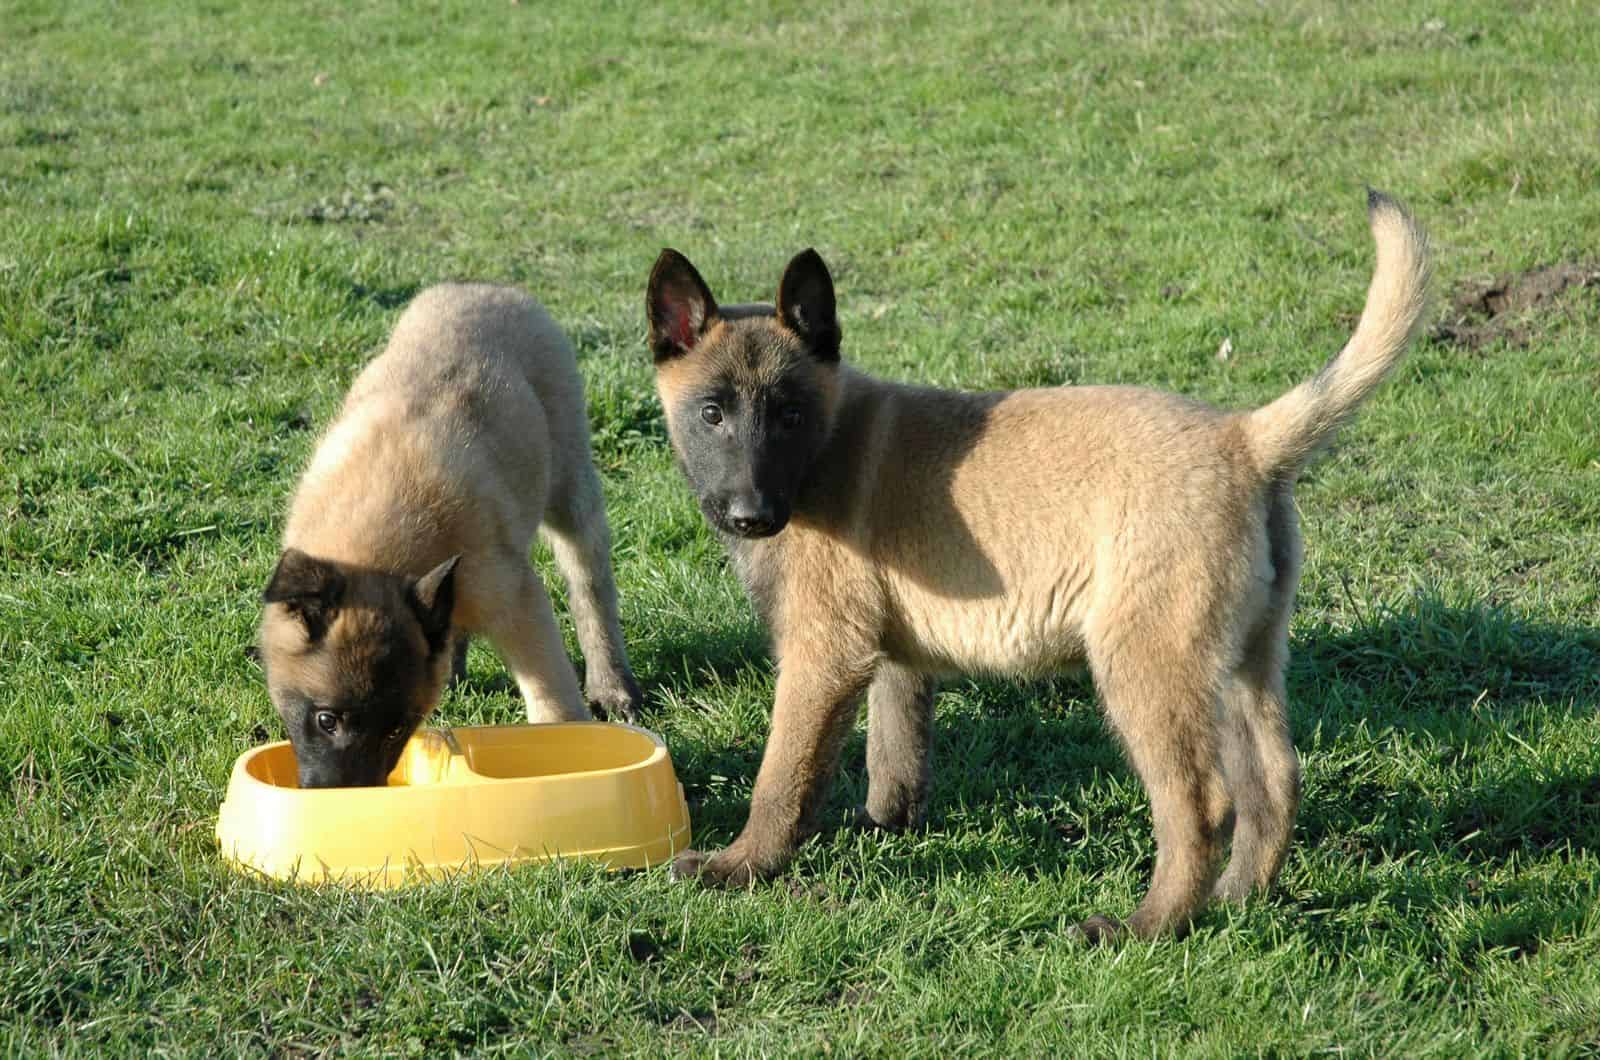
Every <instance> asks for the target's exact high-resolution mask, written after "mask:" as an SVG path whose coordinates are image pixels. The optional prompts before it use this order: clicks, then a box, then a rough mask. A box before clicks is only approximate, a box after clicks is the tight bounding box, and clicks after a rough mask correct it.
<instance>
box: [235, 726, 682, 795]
mask: <svg viewBox="0 0 1600 1060" xmlns="http://www.w3.org/2000/svg"><path fill="white" fill-rule="evenodd" d="M579 726H583V727H589V726H604V727H605V728H607V729H622V730H626V731H627V732H630V733H634V734H636V735H639V736H643V737H645V738H646V739H647V740H648V741H650V744H651V747H650V753H649V754H647V755H645V756H644V757H643V758H640V759H639V760H637V761H634V762H629V763H628V764H626V765H621V766H611V767H609V768H606V769H577V770H572V771H571V772H566V773H540V774H535V775H532V776H523V777H491V776H487V775H485V774H483V773H479V772H477V771H476V770H473V769H472V768H471V767H470V766H468V773H469V774H470V779H461V780H453V781H442V782H439V783H435V784H396V785H388V784H384V785H373V786H371V787H344V788H302V787H300V786H298V785H296V786H294V787H288V786H286V785H283V784H273V783H271V782H270V781H267V780H263V779H261V778H260V777H258V776H257V775H256V774H255V773H253V772H251V770H250V763H251V762H253V761H255V760H257V759H259V758H260V757H262V756H263V755H266V754H269V753H271V752H273V751H276V750H279V749H281V748H284V747H288V748H290V754H291V755H293V753H294V752H293V745H292V743H291V741H289V740H272V741H269V742H267V743H261V744H256V745H255V746H253V747H250V748H247V749H246V750H245V751H243V752H242V753H241V754H240V755H239V757H238V758H237V759H235V760H234V763H233V770H232V776H231V777H230V779H229V792H228V794H229V795H231V794H232V790H233V789H234V787H235V786H236V785H237V786H241V793H243V789H250V790H251V791H255V790H257V789H259V790H260V791H262V792H270V793H273V794H274V795H275V796H277V797H280V798H300V799H307V798H328V797H330V796H337V797H339V798H341V799H350V798H358V799H381V798H389V799H394V798H406V797H411V798H416V797H419V796H416V795H410V796H406V795H401V794H400V793H401V792H427V791H441V790H453V789H460V788H473V787H480V786H483V785H493V786H504V785H508V784H520V785H532V784H550V783H558V784H559V783H564V782H568V781H574V780H590V779H594V778H597V777H622V776H626V775H627V774H629V773H635V772H639V771H642V770H645V769H649V768H651V767H653V766H655V765H656V764H658V763H659V762H660V761H661V760H662V759H664V758H667V757H668V751H667V744H666V741H664V740H663V739H662V738H661V737H660V736H659V735H658V734H656V733H654V732H651V731H650V730H649V729H645V728H641V727H639V726H637V725H629V724H627V723H626V722H620V721H600V720H599V719H598V718H597V719H594V720H592V721H556V722H544V723H531V722H512V723H507V724H489V725H434V726H426V725H425V726H419V727H418V729H417V732H416V733H413V734H412V737H411V738H412V739H416V737H417V735H418V734H420V733H422V732H424V731H425V730H427V729H434V730H436V731H445V732H451V733H456V734H460V733H462V732H473V731H479V732H481V731H483V730H486V729H512V730H522V729H555V728H563V729H567V728H576V727H579ZM224 801H225V802H226V801H227V798H226V797H225V798H224Z"/></svg>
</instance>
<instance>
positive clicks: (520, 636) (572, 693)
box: [483, 561, 592, 722]
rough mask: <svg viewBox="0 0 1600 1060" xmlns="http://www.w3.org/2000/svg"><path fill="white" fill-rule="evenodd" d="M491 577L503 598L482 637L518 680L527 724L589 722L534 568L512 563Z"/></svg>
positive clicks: (486, 620) (489, 615)
mask: <svg viewBox="0 0 1600 1060" xmlns="http://www.w3.org/2000/svg"><path fill="white" fill-rule="evenodd" d="M492 577H493V578H494V579H495V582H496V584H499V585H501V586H504V587H505V592H504V594H503V595H502V596H500V598H499V599H498V600H496V601H495V603H494V605H493V607H492V608H490V609H489V610H488V611H487V613H486V614H485V615H484V616H483V618H484V621H483V632H484V634H485V635H486V636H488V638H489V640H490V641H491V642H492V643H493V644H494V646H495V648H497V649H498V650H499V652H500V655H501V657H502V658H503V659H505V663H506V666H507V668H508V669H510V671H511V676H512V677H514V678H515V679H516V682H517V687H518V688H519V689H521V691H522V698H523V700H524V702H526V704H527V708H528V720H529V721H532V722H549V721H588V720H590V718H591V717H592V715H591V714H590V713H589V710H588V708H587V707H585V706H584V705H583V695H582V693H581V692H579V691H578V676H577V674H575V673H574V672H573V670H572V663H571V661H570V660H569V659H568V658H567V647H566V645H565V644H564V643H562V640H561V627H560V626H558V625H556V616H555V611H554V610H552V609H551V606H550V594H549V593H547V592H546V591H545V588H544V583H542V582H541V581H539V576H538V575H537V574H535V573H534V572H533V568H531V567H529V566H527V565H526V564H524V563H516V562H514V561H510V562H507V563H505V564H502V565H501V567H500V569H498V570H496V571H494V572H493V574H492Z"/></svg>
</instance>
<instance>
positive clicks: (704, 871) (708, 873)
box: [672, 850, 755, 888]
mask: <svg viewBox="0 0 1600 1060" xmlns="http://www.w3.org/2000/svg"><path fill="white" fill-rule="evenodd" d="M672 878H673V879H675V880H694V881H695V882H697V883H699V884H700V885H701V886H702V887H727V888H738V887H748V886H749V885H750V882H751V881H752V880H753V879H754V878H755V874H754V873H753V872H752V871H751V868H750V863H749V862H747V861H745V860H744V859H743V858H735V857H729V856H728V852H727V851H726V850H722V851H718V852H717V853H715V854H712V855H710V856H707V855H705V854H702V853H700V852H699V851H698V850H685V851H684V852H683V853H682V854H679V855H678V856H677V858H675V859H674V860H673V862H672Z"/></svg>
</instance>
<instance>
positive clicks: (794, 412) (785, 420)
mask: <svg viewBox="0 0 1600 1060" xmlns="http://www.w3.org/2000/svg"><path fill="white" fill-rule="evenodd" d="M805 418H806V414H805V413H803V412H801V411H800V410H799V409H797V408H795V407H793V406H790V407H789V408H786V409H784V410H783V412H782V414H781V415H779V417H778V422H780V423H782V424H783V425H784V426H785V427H787V428H789V429H790V430H793V429H794V428H796V427H798V426H800V424H801V422H802V421H803V420H804V419H805Z"/></svg>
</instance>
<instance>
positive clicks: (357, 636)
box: [261, 285, 639, 725]
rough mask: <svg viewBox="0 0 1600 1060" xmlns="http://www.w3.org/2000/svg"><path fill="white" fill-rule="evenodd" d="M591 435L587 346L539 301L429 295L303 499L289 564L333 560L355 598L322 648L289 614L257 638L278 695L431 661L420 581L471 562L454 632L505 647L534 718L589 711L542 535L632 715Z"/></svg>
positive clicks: (616, 697) (400, 332)
mask: <svg viewBox="0 0 1600 1060" xmlns="http://www.w3.org/2000/svg"><path fill="white" fill-rule="evenodd" d="M588 438H589V431H588V423H587V420H586V417H585V413H584V396H583V386H582V382H581V380H580V379H579V377H578V372H577V367H576V364H575V362H574V358H573V353H572V349H571V346H570V345H569V343H568V342H567V339H566V337H565V336H564V335H563V334H562V333H561V331H560V329H559V328H558V327H557V326H556V325H555V323H554V322H553V321H552V320H551V319H550V318H549V316H548V315H546V314H545V312H544V310H543V309H541V308H540V307H539V306H538V305H537V304H536V303H535V302H534V301H533V300H532V299H531V298H529V297H528V296H527V295H525V294H522V293H520V292H518V291H515V290H511V289H509V288H501V287H493V286H486V285H443V286H438V287H433V288H430V289H429V290H427V291H424V292H423V293H422V294H420V295H419V296H418V297H417V298H416V299H415V301H413V302H412V303H411V305H410V306H409V307H408V308H407V310H406V312H405V313H404V314H403V315H402V316H401V318H400V320H399V322H398V323H397V324H396V326H395V330H394V334H393V336H392V337H391V339H390V342H389V344H388V347H387V349H385V350H384V352H383V353H382V354H381V355H380V356H379V357H377V358H376V359H375V360H373V361H372V362H371V363H370V364H369V365H368V366H367V367H366V368H365V370H363V371H362V372H361V374H360V375H359V376H358V377H357V379H356V380H355V383H354V384H353V385H352V387H351V389H350V393H349V395H348V397H347V398H346V400H345V402H344V406H343V408H342V409H341V410H340V413H339V415H338V417H337V419H336V420H335V421H334V422H333V424H332V425H331V426H330V427H329V428H328V430H327V432H326V434H325V435H324V436H323V438H322V440H321V442H320V443H319V445H318V447H317V450H316V453H315V455H314V456H313V457H312V460H311V463H310V466H309V467H308V468H307V469H306V472H305V475H304V477H303V478H302V480H301V482H300V485H299V488H298V489H297V491H296V492H295V495H294V500H293V502H292V504H291V505H290V509H289V515H288V522H287V526H286V528H285V531H284V537H283V544H284V548H285V550H286V554H287V550H300V551H301V552H304V553H306V554H309V555H310V556H312V557H315V558H316V559H318V560H323V561H328V562H330V563H332V564H334V565H336V566H337V567H338V569H339V570H341V571H342V572H343V573H344V584H345V586H346V592H345V597H344V598H343V599H342V601H341V602H340V604H339V605H338V606H337V607H335V608H334V611H333V617H332V621H331V623H330V624H329V626H328V628H327V631H326V633H325V635H323V636H322V637H321V638H319V639H316V641H315V642H313V638H311V637H309V636H308V630H307V627H306V625H305V624H304V623H303V622H302V621H300V620H299V618H298V617H297V615H296V613H295V612H294V611H293V609H292V608H290V607H288V606H285V605H284V604H282V603H271V604H268V605H267V607H266V609H265V612H264V614H263V618H262V629H261V643H262V648H263V658H264V660H265V662H266V666H267V672H268V677H269V685H270V686H271V687H272V688H273V691H274V699H275V701H279V700H280V699H281V697H280V694H279V693H280V692H282V691H285V690H299V691H300V692H301V693H302V694H304V693H307V692H309V693H310V694H312V695H313V696H314V697H315V696H321V697H322V698H328V697H330V696H332V695H334V693H335V692H336V691H337V690H339V689H342V690H343V691H345V692H346V693H350V694H354V693H352V687H353V686H352V682H355V686H356V687H355V691H356V692H360V691H362V688H360V687H359V686H360V683H361V682H362V681H363V680H365V681H367V683H368V684H369V685H370V683H371V674H372V673H373V671H374V668H375V667H376V666H377V659H378V658H379V657H384V658H388V659H389V660H390V662H391V663H392V661H393V657H394V655H395V653H396V652H398V653H400V654H401V655H405V654H407V653H410V654H418V653H421V654H426V645H425V643H424V642H423V640H422V639H421V633H420V632H419V631H418V627H417V622H416V620H415V615H414V614H413V610H414V608H413V607H412V606H410V605H409V604H408V601H407V599H406V593H405V587H406V585H407V584H408V580H409V579H415V578H417V577H420V576H421V575H423V574H424V573H425V572H428V571H429V570H430V569H432V568H434V567H435V566H436V565H438V564H440V563H441V562H442V561H445V560H447V559H448V558H449V557H451V556H454V555H459V556H460V557H461V559H460V562H459V564H458V566H457V567H456V569H455V572H454V582H455V584H454V608H453V613H452V615H451V618H452V623H453V627H454V630H455V631H456V634H457V635H458V636H464V635H474V634H482V635H483V636H485V637H487V638H488V639H489V640H490V642H491V643H493V644H494V646H495V647H496V648H497V649H498V650H499V652H500V653H501V655H502V656H503V657H504V659H505V661H506V664H507V666H508V667H509V668H510V670H511V672H512V674H513V676H514V677H515V679H516V681H517V685H518V687H519V689H520V690H521V692H522V695H523V698H524V700H525V701H526V705H527V716H528V720H530V721H558V720H567V719H584V718H588V717H590V716H591V715H590V712H589V710H588V709H587V708H586V706H585V695H584V693H581V692H580V691H579V688H578V682H577V679H576V677H575V675H574V673H573V670H572V666H571V663H570V662H569V661H568V659H567V656H566V652H565V649H564V646H563V644H562V640H561V635H560V631H559V627H558V626H557V623H556V618H555V615H554V613H553V612H552V610H551V603H550V598H549V595H548V594H547V593H546V591H545V588H544V586H543V584H542V583H541V582H540V580H539V578H538V576H537V574H536V573H535V572H534V571H533V569H532V568H531V567H530V565H529V561H528V560H529V557H528V551H529V547H530V545H531V543H532V539H533V536H534V534H535V532H536V531H538V532H540V533H542V535H543V536H544V537H545V539H546V540H547V541H548V542H549V543H550V545H551V546H552V548H553V550H554V553H555V558H556V562H557V565H558V566H559V567H560V569H561V572H562V575H563V577H564V578H565V579H566V581H567V583H568V587H569V589H570V596H571V601H572V608H573V615H574V620H575V623H576V626H577V632H578V639H579V642H580V644H581V646H582V648H583V653H584V659H585V662H586V665H587V698H588V700H589V701H590V702H594V703H597V704H601V705H604V706H605V707H607V708H609V709H611V710H614V711H619V712H621V713H624V714H628V715H630V716H631V714H632V712H633V711H634V709H635V708H636V706H637V703H638V700H639V691H638V686H637V684H636V683H635V682H634V679H633V676H632V673H631V672H630V670H629V667H628V661H627V655H626V652H625V649H624V647H623V641H622V635H621V632H620V629H619V627H618V621H617V603H616V591H615V588H614V584H613V580H612V573H611V565H610V534H609V530H608V528H607V524H606V517H605V509H604V502H603V499H602V496H601V491H600V481H599V478H598V476H597V474H596V473H595V469H594V465H593V462H592V460H591V457H590V452H589V440H588ZM448 655H449V653H448V652H446V653H445V657H444V658H443V659H438V658H429V659H428V660H427V665H426V669H427V670H428V671H429V672H428V673H427V674H426V675H425V677H423V678H422V679H420V681H419V685H418V687H417V688H416V689H415V690H414V693H415V699H416V702H415V704H414V706H413V714H414V715H415V716H414V717H413V718H412V724H413V725H415V724H416V723H419V722H420V721H421V720H422V718H423V717H425V716H426V715H427V713H428V712H429V711H431V710H432V709H433V706H434V704H435V703H436V702H437V699H438V696H439V693H440V688H441V686H442V684H443V680H444V671H445V670H446V669H447V668H448V664H449V658H448ZM363 675H366V676H365V677H363ZM365 691H367V692H368V693H371V692H372V691H373V690H372V689H365ZM378 691H382V690H378ZM405 691H406V690H404V689H393V690H391V692H393V693H395V694H404V693H405ZM358 698H359V697H358ZM281 706H282V704H281V702H280V709H281Z"/></svg>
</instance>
